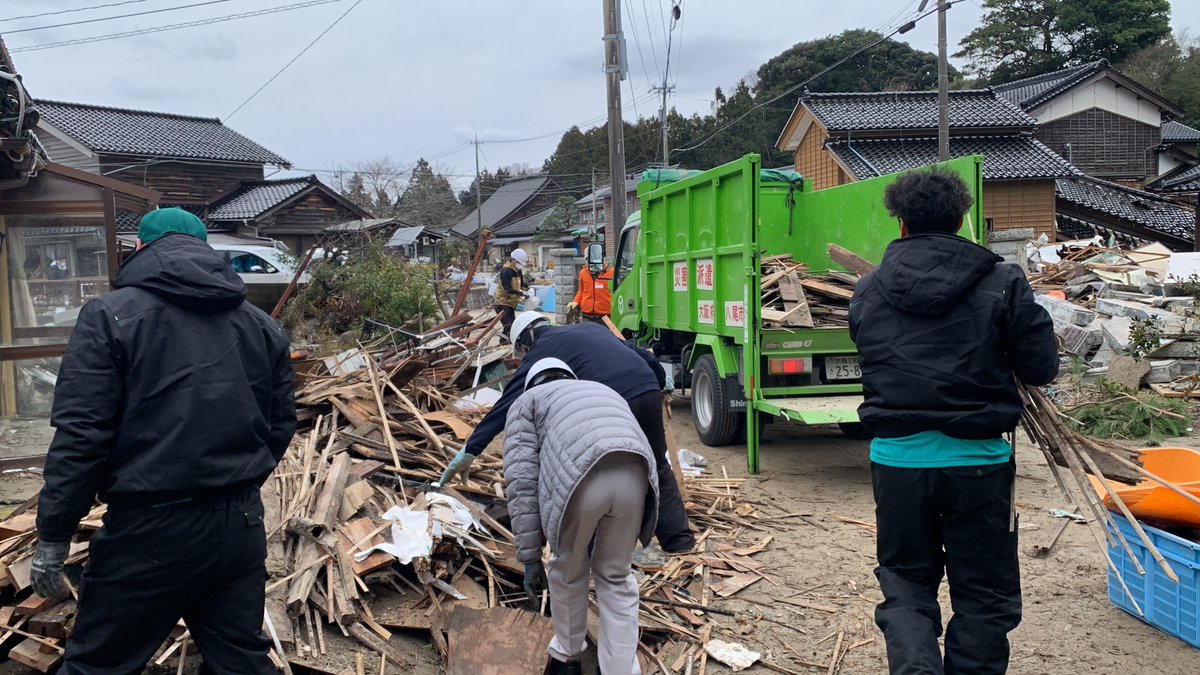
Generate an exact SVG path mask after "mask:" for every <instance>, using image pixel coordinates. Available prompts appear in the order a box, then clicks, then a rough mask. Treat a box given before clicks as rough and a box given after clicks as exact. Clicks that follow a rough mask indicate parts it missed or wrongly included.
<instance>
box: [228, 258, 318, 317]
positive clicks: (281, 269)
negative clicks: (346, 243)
mask: <svg viewBox="0 0 1200 675" xmlns="http://www.w3.org/2000/svg"><path fill="white" fill-rule="evenodd" d="M210 245H211V246H212V247H213V250H215V251H217V252H218V253H220V254H222V255H223V256H224V257H225V260H226V262H228V263H229V266H230V267H232V268H233V271H235V272H237V273H238V276H239V277H241V278H242V281H243V282H245V284H246V299H247V300H249V301H250V302H251V303H252V304H254V305H256V306H258V307H259V308H262V309H263V310H265V311H268V312H269V311H271V310H272V309H273V308H274V307H275V303H277V302H278V301H279V298H280V297H282V295H283V291H284V289H286V288H287V286H288V284H290V283H292V278H293V277H294V276H295V275H296V269H295V267H293V266H292V262H291V258H290V257H286V256H285V254H284V253H283V252H282V251H280V250H279V249H277V248H274V247H271V246H247V245H242V244H224V243H220V244H218V243H210ZM306 277H307V275H302V276H301V278H300V283H304V282H306V281H308V279H307V278H306Z"/></svg>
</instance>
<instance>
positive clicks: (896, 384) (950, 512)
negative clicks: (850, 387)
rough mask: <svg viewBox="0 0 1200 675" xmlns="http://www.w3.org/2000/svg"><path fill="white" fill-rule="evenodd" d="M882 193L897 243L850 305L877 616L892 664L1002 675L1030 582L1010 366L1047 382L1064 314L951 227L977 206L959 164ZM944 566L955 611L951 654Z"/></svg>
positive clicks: (1017, 408) (1054, 367) (904, 669)
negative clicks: (867, 453)
mask: <svg viewBox="0 0 1200 675" xmlns="http://www.w3.org/2000/svg"><path fill="white" fill-rule="evenodd" d="M884 204H885V205H886V206H887V208H888V211H889V212H890V213H891V214H892V215H893V216H895V217H896V218H898V219H899V221H900V239H898V240H896V241H894V242H892V243H891V244H890V245H889V246H888V248H887V251H886V252H885V253H884V257H883V262H882V263H881V264H880V266H879V269H877V270H876V271H875V272H872V273H871V274H869V275H867V276H866V277H865V278H863V279H862V280H861V281H859V283H858V287H857V288H856V289H855V292H854V299H853V300H851V302H850V335H851V337H852V338H853V339H854V342H855V345H856V346H857V347H858V354H859V362H860V364H861V367H862V373H863V393H864V399H865V401H864V403H863V404H862V406H861V407H860V408H859V416H860V417H861V419H862V422H863V424H864V425H866V427H867V428H868V429H869V430H870V431H871V432H872V433H873V434H874V436H875V440H874V441H873V442H872V444H871V482H872V485H873V488H874V496H875V504H876V509H875V517H876V522H877V524H878V539H877V554H878V560H879V566H878V567H877V568H876V570H875V574H876V576H877V577H878V578H879V586H880V590H881V591H882V592H883V597H884V600H883V602H882V603H880V604H879V606H878V607H877V608H876V611H875V621H876V623H877V624H878V625H879V628H880V630H882V631H883V634H884V638H885V641H886V643H887V652H888V664H889V667H890V669H891V672H892V673H942V672H945V673H972V674H973V675H978V674H987V673H1003V672H1005V670H1007V667H1008V653H1009V647H1008V633H1009V632H1010V631H1011V630H1012V629H1013V628H1015V627H1016V626H1017V624H1018V623H1020V620H1021V582H1020V566H1019V564H1018V560H1017V533H1016V520H1015V512H1014V511H1013V508H1014V506H1013V488H1014V480H1015V464H1014V462H1013V456H1012V446H1011V445H1010V443H1009V442H1008V441H1005V440H1004V439H1003V438H1002V435H1003V434H1005V433H1010V432H1013V431H1014V429H1015V428H1016V425H1017V422H1018V421H1019V420H1020V416H1021V399H1020V397H1019V395H1018V393H1017V388H1016V381H1015V379H1014V377H1015V378H1016V379H1020V380H1021V381H1022V382H1026V383H1029V384H1032V385H1044V384H1047V383H1049V382H1051V381H1052V380H1053V379H1054V377H1055V376H1056V375H1057V373H1058V365H1059V363H1058V350H1057V344H1056V341H1055V337H1054V330H1053V325H1052V323H1051V321H1050V317H1049V316H1048V315H1047V314H1046V311H1045V310H1044V309H1042V308H1041V307H1040V306H1039V305H1038V304H1037V303H1035V302H1034V299H1033V292H1032V291H1031V290H1030V287H1029V283H1028V282H1027V281H1026V280H1025V276H1024V274H1023V273H1022V272H1021V270H1020V269H1019V268H1017V267H1016V266H1014V265H1007V264H1002V260H1001V258H1000V257H999V256H997V255H996V254H994V253H992V252H991V251H989V250H987V249H986V248H983V247H981V246H977V245H975V244H973V243H971V242H970V241H967V240H966V239H963V238H961V237H958V236H956V235H955V233H956V232H958V230H959V229H960V228H961V227H962V223H963V214H964V213H966V211H967V209H968V208H970V206H971V196H970V193H969V192H968V190H967V186H966V185H965V184H964V183H963V181H962V180H961V179H959V178H958V177H957V176H956V175H954V174H953V173H950V172H948V171H944V170H938V169H935V170H931V171H916V172H912V173H909V174H906V175H905V176H903V177H901V178H900V179H899V180H897V181H896V182H895V183H893V184H892V185H890V186H889V187H888V188H887V190H886V191H885V193H884ZM943 573H945V574H946V575H947V576H948V577H949V580H950V601H951V605H952V607H953V609H954V616H953V618H951V619H950V622H949V625H948V627H947V628H946V640H945V656H944V657H943V656H942V654H941V653H940V652H939V649H938V642H937V638H938V636H939V635H941V633H942V623H941V614H940V607H939V604H938V586H939V585H940V584H941V580H942V575H943Z"/></svg>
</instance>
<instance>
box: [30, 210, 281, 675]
mask: <svg viewBox="0 0 1200 675" xmlns="http://www.w3.org/2000/svg"><path fill="white" fill-rule="evenodd" d="M205 238H206V236H205V231H204V224H203V223H201V222H200V219H198V218H196V217H195V216H193V215H192V214H190V213H187V212H186V211H183V210H180V209H163V210H159V211H155V212H152V213H150V214H148V215H146V216H145V217H144V218H143V219H142V221H141V223H140V226H139V228H138V250H137V252H136V253H134V254H133V255H132V256H131V257H130V258H129V259H128V260H127V261H125V263H124V264H123V265H122V266H121V269H120V271H119V272H118V273H117V276H116V278H115V279H114V281H113V287H114V288H115V289H116V290H114V291H113V292H111V293H108V294H106V295H104V296H102V297H100V298H98V299H96V300H92V301H90V302H88V303H87V304H86V305H84V307H83V309H82V310H81V311H80V313H79V320H78V323H77V324H76V326H75V330H74V332H73V333H72V335H71V340H70V342H69V344H68V346H67V351H66V355H65V356H63V360H62V366H61V369H60V370H59V374H58V386H57V387H56V388H55V399H54V407H53V412H52V417H51V424H52V425H53V426H54V427H55V430H56V431H55V434H54V440H53V442H52V443H51V445H50V450H49V454H48V456H47V459H46V468H45V486H44V487H43V488H42V492H41V498H40V501H39V504H38V515H37V529H38V537H39V543H38V548H37V552H36V553H35V555H34V559H33V571H32V575H31V579H32V582H33V587H34V589H35V591H36V592H37V593H38V594H39V595H41V596H43V597H55V598H62V597H65V596H66V594H67V589H66V588H65V582H64V580H63V563H64V560H65V559H66V556H67V552H68V550H69V547H70V543H71V538H72V536H73V535H74V534H75V529H76V527H77V526H78V524H79V521H80V519H81V518H82V517H83V516H84V515H86V514H87V513H88V511H89V510H90V509H91V508H92V505H93V503H94V501H95V499H96V498H97V496H98V497H99V498H100V499H101V500H102V501H104V502H106V503H107V504H108V511H107V513H106V514H105V516H104V526H103V528H101V529H100V530H99V531H98V532H96V533H95V535H93V536H92V538H91V544H90V548H89V558H90V560H89V563H88V567H87V569H86V570H85V572H84V576H83V585H82V588H81V596H80V600H79V614H78V616H77V618H76V624H75V629H74V631H73V632H72V635H71V638H70V639H69V640H68V642H67V648H66V655H65V658H64V661H63V666H62V670H61V671H60V672H61V673H65V674H67V675H75V674H77V673H100V672H105V673H108V672H124V673H133V672H140V671H141V670H142V669H143V667H144V666H145V664H146V662H147V660H148V659H149V658H150V657H151V656H153V654H154V652H155V650H156V649H158V647H159V646H160V645H161V644H162V642H163V640H164V639H165V638H166V637H167V636H168V635H169V633H170V632H171V630H172V629H173V628H174V627H175V624H176V622H177V621H178V620H179V619H180V618H182V619H183V620H184V622H185V623H186V624H187V627H188V629H189V630H190V631H191V634H192V638H193V639H195V641H196V644H197V645H198V646H199V648H200V651H201V653H202V654H203V656H204V661H205V664H206V665H207V666H209V667H210V668H211V669H213V670H214V671H216V672H222V673H234V672H237V673H263V674H264V675H265V674H266V673H274V672H275V668H274V667H273V666H272V665H271V662H270V660H269V659H268V657H267V651H268V648H269V643H268V641H267V639H266V637H265V636H264V635H263V632H262V624H263V595H264V588H265V583H266V578H267V573H266V565H265V558H266V537H265V533H264V531H263V506H262V502H261V501H260V499H259V492H258V491H259V487H260V486H261V485H262V484H263V482H264V481H265V480H266V479H267V477H268V476H269V475H270V473H271V472H272V470H274V468H275V465H276V464H277V463H278V462H279V459H280V458H281V457H282V456H283V453H284V451H285V450H286V449H287V446H288V444H289V443H290V442H291V439H292V435H293V434H294V433H295V430H296V413H295V403H294V400H293V396H294V394H293V384H292V367H291V361H290V353H289V348H288V340H287V337H286V336H285V335H284V333H283V331H282V330H281V329H280V327H279V325H278V324H276V323H275V321H273V320H272V319H271V318H270V317H269V316H267V315H266V314H265V313H263V312H262V311H261V310H259V309H257V308H255V307H254V306H253V305H251V304H249V303H247V302H246V301H245V298H246V289H245V286H244V285H243V284H242V281H241V279H240V278H239V277H238V275H237V274H236V273H234V272H233V270H232V269H231V268H230V267H229V264H228V263H227V262H225V260H224V259H223V258H222V257H221V256H220V255H219V254H218V253H216V252H215V251H213V249H212V248H211V247H209V246H208V244H207V243H205V241H204V240H205Z"/></svg>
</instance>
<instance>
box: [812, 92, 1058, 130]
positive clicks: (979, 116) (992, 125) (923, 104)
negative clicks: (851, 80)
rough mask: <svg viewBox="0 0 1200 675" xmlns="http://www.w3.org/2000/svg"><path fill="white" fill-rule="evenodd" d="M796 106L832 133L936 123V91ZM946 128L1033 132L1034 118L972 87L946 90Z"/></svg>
mask: <svg viewBox="0 0 1200 675" xmlns="http://www.w3.org/2000/svg"><path fill="white" fill-rule="evenodd" d="M800 103H801V106H802V107H803V108H804V109H806V110H807V111H808V112H809V113H810V114H812V116H813V119H815V120H816V121H817V123H819V124H820V125H821V126H822V127H824V128H825V129H826V130H827V131H829V132H830V133H831V134H837V133H839V132H858V131H914V130H925V129H936V128H937V125H938V106H937V92H936V91H898V92H868V93H827V94H805V95H804V96H803V97H802V98H801V99H800ZM797 112H799V111H797ZM794 114H795V113H794ZM950 126H951V128H952V129H954V130H963V129H991V130H998V129H1005V130H1015V131H1031V130H1033V129H1034V128H1035V127H1036V126H1037V120H1036V119H1034V118H1033V117H1031V116H1030V115H1029V114H1027V113H1026V112H1025V111H1023V110H1021V109H1020V108H1018V107H1017V106H1015V105H1013V104H1012V103H1011V102H1009V101H1008V100H1006V99H1004V98H1001V97H999V96H997V95H996V94H995V93H994V92H992V91H991V90H988V89H970V90H961V91H952V92H950Z"/></svg>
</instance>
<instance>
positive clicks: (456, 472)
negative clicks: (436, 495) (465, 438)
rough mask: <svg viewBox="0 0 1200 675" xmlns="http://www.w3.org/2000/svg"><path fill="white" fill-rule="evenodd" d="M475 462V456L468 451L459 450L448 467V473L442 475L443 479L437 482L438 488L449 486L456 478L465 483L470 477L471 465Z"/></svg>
mask: <svg viewBox="0 0 1200 675" xmlns="http://www.w3.org/2000/svg"><path fill="white" fill-rule="evenodd" d="M474 461H475V455H472V454H470V453H468V452H467V451H466V450H459V451H458V454H457V455H455V456H454V459H452V460H450V463H449V464H447V465H446V471H445V473H443V474H442V479H441V480H439V481H438V482H437V484H438V487H441V486H443V485H449V484H450V481H452V480H454V478H455V477H456V476H458V477H461V478H462V480H463V481H464V482H465V481H466V480H467V479H468V478H469V477H470V476H469V472H470V471H471V463H472V462H474Z"/></svg>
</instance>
